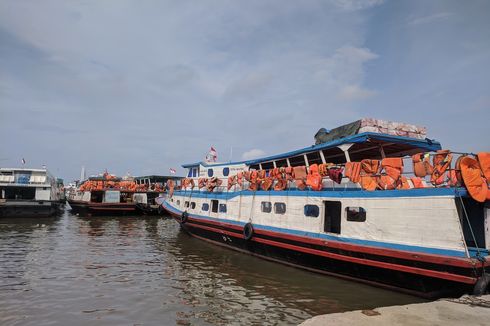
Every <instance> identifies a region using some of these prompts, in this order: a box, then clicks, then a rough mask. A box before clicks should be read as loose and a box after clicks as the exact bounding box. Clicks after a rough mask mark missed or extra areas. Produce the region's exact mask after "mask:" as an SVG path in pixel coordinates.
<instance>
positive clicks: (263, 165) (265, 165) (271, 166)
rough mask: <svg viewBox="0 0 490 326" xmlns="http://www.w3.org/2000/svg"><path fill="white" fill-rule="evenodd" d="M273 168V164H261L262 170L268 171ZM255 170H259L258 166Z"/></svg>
mask: <svg viewBox="0 0 490 326" xmlns="http://www.w3.org/2000/svg"><path fill="white" fill-rule="evenodd" d="M273 168H274V163H273V162H267V163H262V170H270V169H273ZM257 170H260V166H259V168H257Z"/></svg>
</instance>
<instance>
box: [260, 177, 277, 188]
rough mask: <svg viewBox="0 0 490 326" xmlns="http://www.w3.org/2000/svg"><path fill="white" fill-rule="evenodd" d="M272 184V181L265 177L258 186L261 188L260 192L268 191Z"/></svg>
mask: <svg viewBox="0 0 490 326" xmlns="http://www.w3.org/2000/svg"><path fill="white" fill-rule="evenodd" d="M273 182H274V180H272V178H271V177H266V178H265V179H264V180H263V181H262V183H261V184H260V187H261V188H262V190H266V191H267V190H269V189H270V188H271V186H272V183H273Z"/></svg>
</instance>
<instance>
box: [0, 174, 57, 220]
mask: <svg viewBox="0 0 490 326" xmlns="http://www.w3.org/2000/svg"><path fill="white" fill-rule="evenodd" d="M63 203H64V198H63V184H62V180H61V179H56V178H54V177H53V176H52V175H51V174H50V173H49V172H48V170H46V169H27V168H0V217H46V216H52V215H55V214H56V213H58V212H59V211H60V210H61V209H62V204H63Z"/></svg>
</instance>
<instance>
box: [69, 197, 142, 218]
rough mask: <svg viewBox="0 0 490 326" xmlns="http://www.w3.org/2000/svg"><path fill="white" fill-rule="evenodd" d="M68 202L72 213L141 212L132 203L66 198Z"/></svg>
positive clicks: (92, 214)
mask: <svg viewBox="0 0 490 326" xmlns="http://www.w3.org/2000/svg"><path fill="white" fill-rule="evenodd" d="M68 204H70V207H71V210H72V212H73V213H75V214H79V215H85V216H95V215H97V216H101V215H108V216H109V215H110V216H112V215H139V214H141V213H142V212H141V210H138V209H137V207H136V204H134V203H93V202H84V201H76V200H68Z"/></svg>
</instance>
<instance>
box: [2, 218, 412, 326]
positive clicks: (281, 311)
mask: <svg viewBox="0 0 490 326" xmlns="http://www.w3.org/2000/svg"><path fill="white" fill-rule="evenodd" d="M420 301H421V300H420V299H418V298H415V297H412V296H408V295H404V294H400V293H396V292H391V291H386V290H382V289H378V288H374V287H370V286H366V285H362V284H359V283H355V282H348V281H343V280H340V279H337V278H333V277H327V276H324V275H317V274H315V273H311V272H306V271H302V270H299V269H295V268H292V267H287V266H283V265H281V264H276V263H271V262H268V261H265V260H262V259H259V258H255V257H252V256H249V255H246V254H242V253H238V252H234V251H232V250H228V249H224V248H221V247H218V246H215V245H212V244H208V243H206V242H204V241H201V240H198V239H195V238H192V237H190V236H188V235H187V234H185V233H184V232H183V231H181V230H180V229H179V226H178V224H177V223H176V222H175V221H173V220H170V219H163V218H155V217H100V218H81V217H77V216H72V215H71V214H70V213H68V212H66V213H65V214H64V215H63V216H61V217H57V218H47V219H0V325H36V326H37V325H70V326H73V325H101V324H103V325H277V324H280V325H295V324H298V323H300V322H302V321H304V320H305V319H308V318H310V317H312V316H314V315H318V314H325V313H331V312H341V311H346V310H353V309H370V308H374V307H378V306H385V305H395V304H407V303H413V302H420Z"/></svg>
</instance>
